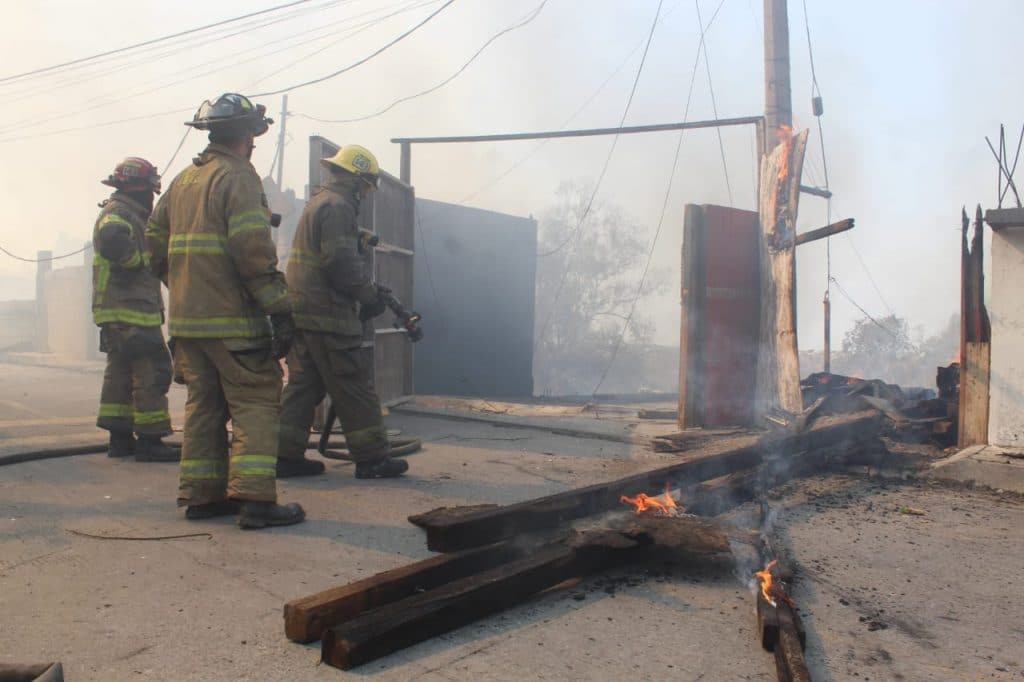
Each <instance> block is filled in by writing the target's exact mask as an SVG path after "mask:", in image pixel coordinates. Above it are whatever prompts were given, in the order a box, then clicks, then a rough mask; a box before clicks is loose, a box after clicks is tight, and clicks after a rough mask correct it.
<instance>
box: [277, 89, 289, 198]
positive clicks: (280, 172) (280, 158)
mask: <svg viewBox="0 0 1024 682" xmlns="http://www.w3.org/2000/svg"><path fill="white" fill-rule="evenodd" d="M287 129H288V95H281V132H280V133H278V137H277V188H278V189H279V190H281V191H282V192H284V140H285V131H286V130H287Z"/></svg>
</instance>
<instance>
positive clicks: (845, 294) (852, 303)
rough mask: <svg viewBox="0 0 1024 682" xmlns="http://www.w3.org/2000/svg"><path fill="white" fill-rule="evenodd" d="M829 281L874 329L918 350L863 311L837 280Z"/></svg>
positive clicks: (915, 346)
mask: <svg viewBox="0 0 1024 682" xmlns="http://www.w3.org/2000/svg"><path fill="white" fill-rule="evenodd" d="M829 279H830V281H831V283H832V284H834V285H835V286H836V289H838V290H839V293H840V294H842V295H843V298H845V299H846V300H847V301H849V302H850V304H851V305H853V307H854V308H856V309H857V310H859V311H860V312H861V313H862V314H863V315H864V317H866V318H867V319H868V320H869V321H870V322H871V323H872V324H874V325H875V326H876V327H878V328H879V329H881V330H882V331H884V332H886V333H887V334H889V335H890V336H892V337H893V338H894V339H896V340H897V341H899V342H900V343H903V344H904V345H906V346H907V347H908V348H909V349H911V350H918V348H917V345H916V344H915V343H914V342H913V341H911V340H910V339H909V338H907V337H906V336H903V335H901V334H900V333H899V332H896V331H893V330H892V329H890V328H889V327H886V326H885V325H884V324H882V323H881V322H879V321H878V319H877V318H875V316H874V315H872V314H871V313H869V312H868V311H867V310H865V309H864V307H863V306H862V305H861V304H859V303H857V301H855V300H853V297H852V296H850V294H849V293H847V291H846V289H844V288H843V285H842V284H840V283H839V280H837V279H836V278H835V277H830V278H829ZM890 315H892V313H891V312H890Z"/></svg>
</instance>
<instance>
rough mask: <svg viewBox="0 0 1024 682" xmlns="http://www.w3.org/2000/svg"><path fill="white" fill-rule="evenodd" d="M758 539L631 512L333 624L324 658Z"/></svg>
mask: <svg viewBox="0 0 1024 682" xmlns="http://www.w3.org/2000/svg"><path fill="white" fill-rule="evenodd" d="M756 537H757V533H756V532H754V533H753V534H752V535H751V532H744V531H742V530H740V529H738V528H734V527H731V526H729V525H727V524H723V523H720V522H716V521H712V520H709V519H696V518H692V517H686V516H680V517H659V516H654V515H641V516H636V517H634V516H632V515H629V516H627V517H625V519H624V520H622V521H621V523H619V524H614V523H613V524H612V525H610V526H606V525H599V526H597V527H594V528H591V529H584V530H580V531H573V532H571V533H569V535H568V538H567V539H563V540H560V541H559V542H557V543H553V544H550V545H546V546H543V547H540V548H538V549H535V550H532V551H530V552H529V553H528V554H527V555H526V556H522V557H520V558H518V559H515V560H513V561H510V562H508V563H505V564H502V565H499V566H495V567H494V568H491V569H490V570H487V571H483V572H480V573H478V574H474V575H467V576H465V577H462V578H460V579H458V580H453V581H451V582H449V583H447V584H444V585H442V586H440V587H437V588H436V589H433V590H426V591H424V592H422V593H420V594H415V595H413V596H410V597H408V598H407V599H403V600H401V601H396V602H393V603H390V604H386V605H384V606H382V607H380V608H378V609H374V610H369V611H366V612H365V613H363V614H362V615H360V616H357V617H355V618H353V619H351V620H348V621H346V622H341V623H338V624H336V625H334V626H333V627H331V628H329V629H328V630H327V631H326V632H324V635H323V643H322V645H321V652H322V660H323V662H325V663H327V664H328V665H331V666H334V667H336V668H341V669H342V670H348V669H351V668H354V667H356V666H359V665H363V664H364V663H368V662H370V661H372V660H375V659H377V658H381V657H382V656H386V655H388V654H390V653H393V652H395V651H398V650H400V649H404V648H406V647H408V646H412V645H413V644H416V643H418V642H422V641H424V640H427V639H430V638H431V637H435V636H437V635H440V634H443V633H445V632H450V631H451V630H454V629H456V628H459V627H462V626H463V625H466V624H467V623H471V622H473V621H475V620H478V619H480V618H483V617H485V616H488V615H490V614H493V613H497V612H498V611H502V610H504V609H507V608H510V607H512V606H515V605H518V604H520V603H522V602H523V601H525V600H527V599H529V598H530V597H532V596H534V595H536V594H538V593H540V592H542V591H544V590H546V589H549V588H552V587H554V586H556V585H559V584H560V583H563V582H565V581H567V580H571V579H575V578H582V577H585V576H587V575H590V574H592V573H595V572H597V571H601V570H604V569H605V568H608V567H611V566H613V565H619V564H622V563H626V562H629V561H633V560H639V559H642V558H645V557H647V556H648V555H649V552H652V551H658V552H664V553H665V554H664V558H666V559H670V558H673V557H675V556H676V555H678V556H679V558H683V559H690V560H692V559H700V558H704V559H714V558H718V557H722V556H728V554H729V552H730V546H729V539H730V538H733V539H738V540H739V541H741V542H747V543H750V544H756V541H757V540H756Z"/></svg>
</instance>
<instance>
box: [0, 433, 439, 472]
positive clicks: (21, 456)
mask: <svg viewBox="0 0 1024 682" xmlns="http://www.w3.org/2000/svg"><path fill="white" fill-rule="evenodd" d="M322 443H323V440H321V441H319V442H317V441H310V442H309V443H308V445H307V447H308V448H309V449H310V450H313V449H316V450H320V448H321V447H322ZM168 445H170V446H171V447H177V448H180V447H181V444H180V443H168ZM108 447H109V446H108V444H107V443H106V442H103V443H89V444H85V445H72V446H68V447H63V448H50V449H46V450H29V451H27V452H15V453H12V454H10V455H0V467H2V466H8V465H11V464H22V463H24V462H39V461H42V460H44V459H58V458H61V457H77V456H78V455H101V454H103V453H105V452H106V451H107V448H108ZM326 447H327V448H332V449H330V450H327V451H326V452H324V451H323V450H320V454H322V455H323V456H324V457H326V458H328V459H343V460H348V461H353V460H352V459H351V456H350V455H348V454H345V451H346V450H347V449H348V446H347V445H346V443H345V441H343V440H342V441H330V442H328V443H327V445H326ZM422 447H423V442H422V441H421V440H419V439H416V438H400V439H394V440H392V441H391V456H392V457H405V456H407V455H411V454H413V453H414V452H417V451H419V450H420V449H421V448H422ZM334 448H336V449H334Z"/></svg>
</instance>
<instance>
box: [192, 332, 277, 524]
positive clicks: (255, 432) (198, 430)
mask: <svg viewBox="0 0 1024 682" xmlns="http://www.w3.org/2000/svg"><path fill="white" fill-rule="evenodd" d="M174 361H175V365H176V367H177V371H179V372H180V373H181V375H182V376H183V377H184V379H185V385H186V386H187V387H188V398H187V400H186V401H185V434H184V441H183V443H182V448H181V479H180V485H179V488H178V506H185V505H196V504H206V503H209V502H219V501H221V500H224V499H226V498H231V499H234V500H242V501H250V502H276V501H277V485H276V479H277V439H278V418H279V412H280V401H281V367H280V365H278V364H277V362H276V361H275V360H274V359H273V358H272V357H271V355H270V347H269V343H267V342H266V341H265V340H248V339H193V338H176V339H175V347H174ZM228 420H230V421H231V429H232V436H231V441H230V443H229V442H228V432H227V423H228Z"/></svg>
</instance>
